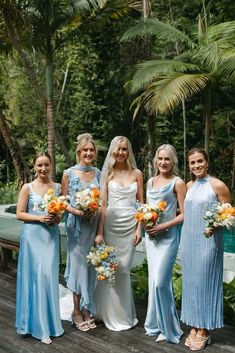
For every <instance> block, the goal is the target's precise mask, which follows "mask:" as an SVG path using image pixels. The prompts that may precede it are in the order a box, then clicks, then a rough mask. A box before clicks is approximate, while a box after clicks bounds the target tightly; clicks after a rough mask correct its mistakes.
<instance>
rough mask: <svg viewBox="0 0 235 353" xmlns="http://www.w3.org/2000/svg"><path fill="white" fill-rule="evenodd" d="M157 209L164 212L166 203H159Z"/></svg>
mask: <svg viewBox="0 0 235 353" xmlns="http://www.w3.org/2000/svg"><path fill="white" fill-rule="evenodd" d="M158 208H159V209H160V210H161V211H164V210H165V209H166V202H165V201H161V202H159V204H158Z"/></svg>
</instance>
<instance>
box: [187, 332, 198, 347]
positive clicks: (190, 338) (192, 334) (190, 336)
mask: <svg viewBox="0 0 235 353" xmlns="http://www.w3.org/2000/svg"><path fill="white" fill-rule="evenodd" d="M196 334H197V332H196V331H195V332H190V333H189V335H188V336H187V337H186V339H185V342H184V345H185V346H186V347H190V346H191V345H192V344H193V339H194V338H195V337H196Z"/></svg>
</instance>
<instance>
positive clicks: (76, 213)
mask: <svg viewBox="0 0 235 353" xmlns="http://www.w3.org/2000/svg"><path fill="white" fill-rule="evenodd" d="M73 214H74V215H75V216H79V217H85V212H84V211H81V210H78V209H76V208H74V212H73Z"/></svg>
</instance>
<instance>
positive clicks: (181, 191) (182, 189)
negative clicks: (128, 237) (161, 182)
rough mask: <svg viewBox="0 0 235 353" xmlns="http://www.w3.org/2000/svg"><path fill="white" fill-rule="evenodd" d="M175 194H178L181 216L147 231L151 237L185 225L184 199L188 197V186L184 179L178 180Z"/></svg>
mask: <svg viewBox="0 0 235 353" xmlns="http://www.w3.org/2000/svg"><path fill="white" fill-rule="evenodd" d="M175 194H176V198H177V201H178V205H179V214H178V215H177V216H176V217H175V218H173V219H171V220H170V221H167V222H165V223H160V224H156V225H155V226H153V227H152V228H150V229H148V230H147V233H148V234H149V235H150V236H151V235H152V236H153V235H155V234H160V233H161V232H163V231H166V230H168V229H169V228H171V227H174V226H176V225H177V224H180V223H183V220H184V199H185V195H186V186H185V183H184V181H183V180H182V179H179V180H177V182H176V184H175Z"/></svg>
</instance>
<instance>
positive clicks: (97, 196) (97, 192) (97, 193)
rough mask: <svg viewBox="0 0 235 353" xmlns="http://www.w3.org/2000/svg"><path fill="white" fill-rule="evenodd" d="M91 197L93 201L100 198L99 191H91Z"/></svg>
mask: <svg viewBox="0 0 235 353" xmlns="http://www.w3.org/2000/svg"><path fill="white" fill-rule="evenodd" d="M91 197H92V198H93V199H98V198H99V197H100V190H99V189H92V191H91Z"/></svg>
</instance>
